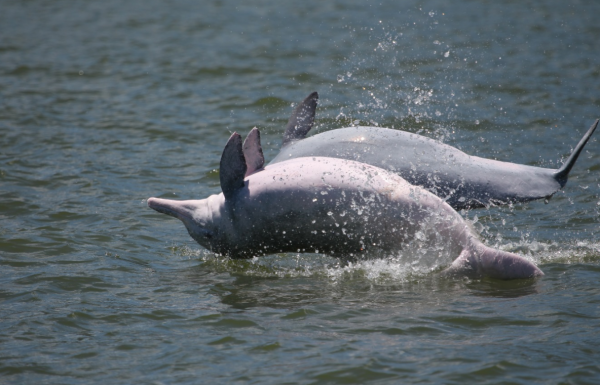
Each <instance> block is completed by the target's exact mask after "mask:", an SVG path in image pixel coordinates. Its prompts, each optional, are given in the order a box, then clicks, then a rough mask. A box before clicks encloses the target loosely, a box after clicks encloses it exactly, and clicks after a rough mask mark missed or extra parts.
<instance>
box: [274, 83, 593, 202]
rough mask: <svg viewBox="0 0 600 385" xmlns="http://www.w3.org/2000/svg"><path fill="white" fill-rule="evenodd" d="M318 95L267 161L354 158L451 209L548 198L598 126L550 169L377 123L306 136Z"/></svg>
mask: <svg viewBox="0 0 600 385" xmlns="http://www.w3.org/2000/svg"><path fill="white" fill-rule="evenodd" d="M317 99H318V94H317V93H316V92H313V93H312V94H310V95H309V96H308V97H307V98H306V99H305V100H304V101H303V102H302V103H301V104H299V105H298V106H297V107H296V109H295V110H294V112H293V113H292V116H291V117H290V119H289V122H288V125H287V127H286V131H285V133H284V135H283V144H282V147H281V150H280V152H279V154H278V155H277V156H276V157H275V158H274V159H273V160H272V161H271V163H270V164H275V163H278V162H282V161H287V160H290V159H294V158H301V157H310V156H325V157H330V158H340V159H350V160H355V161H358V162H363V163H367V164H370V165H373V166H377V167H381V168H384V169H386V170H388V171H392V172H395V173H396V174H398V175H400V176H401V177H402V178H404V179H406V180H407V181H408V182H409V183H411V184H414V185H417V186H422V187H424V188H425V189H427V190H428V191H430V192H432V193H434V194H435V195H437V196H439V197H440V198H442V199H444V200H446V202H448V204H450V206H452V207H454V208H455V209H463V208H476V207H484V206H489V205H502V204H508V203H511V202H526V201H531V200H535V199H543V198H546V199H547V198H550V197H551V196H552V195H553V194H554V193H555V192H556V191H558V190H560V189H561V188H562V187H564V186H565V184H566V183H567V178H568V176H569V172H570V171H571V169H572V168H573V165H574V164H575V162H576V161H577V157H578V156H579V154H580V153H581V151H582V150H583V147H584V146H585V145H586V143H587V142H588V140H589V139H590V137H591V136H592V134H593V133H594V130H595V129H596V127H597V126H598V120H596V122H594V124H592V126H591V127H590V129H589V130H588V131H587V132H586V134H585V135H584V136H583V138H582V139H581V141H580V142H579V144H578V145H577V147H575V149H574V150H573V152H572V153H571V156H570V157H569V158H568V159H567V160H566V162H565V163H564V164H563V166H562V167H561V168H559V169H557V170H555V169H549V168H542V167H533V166H527V165H522V164H516V163H509V162H502V161H498V160H492V159H486V158H480V157H477V156H471V155H467V154H465V153H464V152H462V151H460V150H458V149H457V148H454V147H452V146H449V145H447V144H444V143H441V142H438V141H436V140H433V139H430V138H427V137H424V136H421V135H417V134H413V133H409V132H406V131H400V130H393V129H388V128H381V127H363V126H359V127H347V128H340V129H336V130H331V131H327V132H323V133H320V134H317V135H314V136H312V137H309V138H306V134H307V133H308V132H309V131H310V129H311V127H312V124H313V122H314V113H315V108H316V104H317ZM311 114H312V115H311Z"/></svg>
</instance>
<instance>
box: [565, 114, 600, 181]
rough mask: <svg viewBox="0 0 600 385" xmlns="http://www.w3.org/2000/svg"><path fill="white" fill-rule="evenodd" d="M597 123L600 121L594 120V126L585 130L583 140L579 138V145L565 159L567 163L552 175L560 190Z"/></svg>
mask: <svg viewBox="0 0 600 385" xmlns="http://www.w3.org/2000/svg"><path fill="white" fill-rule="evenodd" d="M598 121H600V119H596V122H594V124H592V126H591V127H590V128H589V129H588V130H587V132H586V133H585V135H584V136H583V138H581V140H580V141H579V144H577V147H575V150H573V152H572V153H571V155H570V156H569V159H567V161H566V162H565V163H564V164H563V165H562V167H561V168H559V169H558V170H557V171H556V172H555V173H554V179H555V180H556V181H557V182H558V183H560V187H561V188H562V187H564V185H565V184H566V183H567V179H568V178H569V173H570V172H571V169H572V168H573V166H574V165H575V162H576V161H577V158H578V157H579V154H581V151H583V147H585V145H586V144H587V142H588V140H590V138H591V137H592V134H593V133H594V131H595V130H596V127H598Z"/></svg>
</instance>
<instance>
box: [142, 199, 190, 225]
mask: <svg viewBox="0 0 600 385" xmlns="http://www.w3.org/2000/svg"><path fill="white" fill-rule="evenodd" d="M148 207H150V208H151V209H153V210H156V211H158V212H159V213H163V214H167V215H170V216H172V217H175V218H177V219H181V220H183V219H184V218H189V217H190V212H189V208H188V207H186V205H185V204H184V203H183V202H181V201H173V200H170V199H161V198H148Z"/></svg>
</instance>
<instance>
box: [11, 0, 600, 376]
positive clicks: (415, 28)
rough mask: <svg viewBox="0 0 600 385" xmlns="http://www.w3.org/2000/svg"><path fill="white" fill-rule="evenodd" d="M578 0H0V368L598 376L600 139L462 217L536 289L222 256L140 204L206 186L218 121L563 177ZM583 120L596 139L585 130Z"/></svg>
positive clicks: (388, 269) (587, 72) (583, 45)
mask: <svg viewBox="0 0 600 385" xmlns="http://www.w3.org/2000/svg"><path fill="white" fill-rule="evenodd" d="M598 14H600V5H599V4H597V3H596V2H592V1H579V2H545V3H543V4H538V3H537V2H504V3H502V4H500V3H496V2H488V1H459V2H452V4H450V3H447V2H443V1H433V0H432V1H423V2H416V1H413V2H402V3H399V2H392V1H389V2H388V1H386V2H367V1H332V2H329V3H327V4H323V3H322V2H317V1H304V2H302V3H297V2H278V3H273V2H267V1H258V2H253V3H252V4H248V5H246V4H241V3H239V2H233V1H214V2H191V1H172V2H159V1H144V2H141V1H130V2H126V3H122V2H116V1H104V2H96V3H77V2H70V1H56V2H51V3H48V2H42V1H37V0H31V1H23V2H17V1H9V2H5V3H4V4H3V6H2V12H0V103H1V108H0V146H1V147H0V148H1V149H2V150H1V151H0V217H1V220H2V221H1V225H0V301H1V303H2V306H1V307H0V326H1V327H0V376H1V380H0V382H2V383H15V384H16V383H18V384H39V383H61V384H70V383H152V384H156V383H178V384H179V383H182V384H196V383H199V382H206V383H209V382H228V383H236V382H237V383H277V384H279V383H302V384H312V383H331V384H334V383H369V382H373V383H375V382H377V383H399V382H401V383H417V382H438V383H465V382H471V383H473V382H477V383H499V382H510V383H523V384H525V383H527V384H529V383H532V382H544V383H548V382H549V383H556V382H564V383H597V382H598V381H600V369H599V368H598V364H597V363H598V362H599V360H600V348H599V347H598V346H600V335H599V332H598V330H600V322H599V320H600V311H599V310H598V309H599V308H600V307H599V305H600V288H599V285H598V282H600V238H599V237H600V234H599V226H598V224H599V223H600V178H599V175H600V161H599V160H598V159H600V158H599V157H598V154H599V151H600V144H599V143H598V139H597V138H592V140H591V141H590V143H589V144H588V146H587V147H586V150H585V151H584V152H583V153H582V155H581V157H580V159H579V161H578V162H577V164H576V166H575V168H574V169H573V171H572V173H571V177H570V180H569V182H568V184H567V186H566V187H565V189H564V190H563V191H561V192H559V193H557V194H556V195H555V196H554V197H553V198H552V199H551V200H550V201H549V202H548V203H545V202H543V201H540V202H532V203H529V204H521V205H515V206H512V207H503V208H498V207H491V208H489V209H482V210H471V211H468V212H462V214H463V216H464V217H465V218H467V219H468V220H470V221H471V222H473V223H474V226H475V227H476V228H477V229H478V230H479V231H480V232H481V234H482V237H483V239H484V240H485V243H486V244H488V245H490V246H494V247H498V248H501V249H504V250H509V251H513V252H517V253H520V254H522V255H525V256H527V257H528V258H531V259H532V260H534V261H535V262H536V263H538V264H539V266H540V268H541V269H542V270H543V271H544V272H545V273H546V276H545V277H544V278H543V279H540V280H538V281H519V282H501V281H494V280H485V279H484V280H476V281H469V280H444V279H440V278H438V277H437V276H436V275H435V274H426V273H418V272H417V273H416V272H415V271H414V270H411V269H408V268H406V266H404V265H402V264H399V263H397V262H396V261H395V260H394V259H390V260H379V261H364V262H359V263H358V264H354V265H346V266H342V265H340V264H339V263H338V262H337V261H336V260H334V259H332V258H329V257H326V256H319V255H312V254H310V255H308V254H307V255H295V254H281V255H272V256H267V257H263V258H260V259H255V260H250V261H231V260H228V259H227V258H224V257H219V256H215V255H213V254H211V253H210V252H208V251H206V250H204V249H202V248H201V247H200V246H199V245H197V244H196V243H195V242H194V241H193V240H192V239H191V238H190V237H189V236H188V234H187V232H186V231H185V229H184V227H183V226H182V224H181V223H180V222H179V221H177V220H175V219H172V218H168V217H166V216H164V215H161V214H158V213H156V212H154V211H153V210H150V209H149V208H147V206H146V203H145V199H147V198H148V197H150V196H161V197H164V198H171V199H192V198H204V197H206V196H208V195H210V194H213V193H218V192H219V191H220V187H219V177H218V175H219V174H218V166H219V159H220V155H221V151H222V149H223V146H224V144H225V143H226V141H227V138H228V137H229V136H230V135H231V133H232V132H234V131H237V132H240V133H242V134H244V135H245V134H246V133H247V132H248V131H249V130H250V129H251V128H252V127H254V126H257V127H258V128H259V129H261V134H262V138H263V148H264V150H265V156H266V158H267V161H268V160H270V159H272V158H273V157H274V156H275V154H276V153H277V152H278V149H279V143H280V140H281V135H282V132H283V127H284V126H285V123H286V121H287V118H288V116H289V114H290V113H291V111H292V106H293V104H294V103H297V102H299V101H300V100H302V99H303V98H304V97H305V96H306V95H308V94H309V93H310V92H312V91H318V92H319V93H320V97H321V99H320V104H319V108H318V111H317V123H316V126H315V128H314V131H315V132H323V131H325V130H330V129H335V128H339V127H345V126H348V125H351V124H362V125H380V126H386V127H393V128H396V129H403V130H407V131H411V132H415V133H420V134H422V135H426V136H429V137H432V138H436V139H439V140H442V141H443V142H445V143H448V144H450V145H453V146H456V147H458V148H460V149H462V150H463V151H465V152H467V153H469V154H472V155H477V156H481V157H488V158H494V159H498V160H505V161H513V162H518V163H523V164H528V165H533V166H541V167H552V168H558V167H559V166H560V165H561V164H562V162H563V161H564V160H565V159H566V157H567V156H568V155H569V154H570V151H571V150H572V148H573V147H574V146H575V145H576V144H577V142H578V141H579V139H580V138H581V136H582V135H583V133H584V132H585V130H586V129H587V128H588V127H589V126H590V124H591V123H592V122H593V121H594V119H596V118H598V117H600V64H599V62H598V38H597V37H598V36H600V26H599V24H598V22H597V19H596V15H598ZM596 135H598V134H596Z"/></svg>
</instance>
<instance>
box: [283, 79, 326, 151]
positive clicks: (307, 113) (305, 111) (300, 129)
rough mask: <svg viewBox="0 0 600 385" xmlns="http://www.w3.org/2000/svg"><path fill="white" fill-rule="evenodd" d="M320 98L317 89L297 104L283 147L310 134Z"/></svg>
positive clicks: (287, 126) (285, 133)
mask: <svg viewBox="0 0 600 385" xmlns="http://www.w3.org/2000/svg"><path fill="white" fill-rule="evenodd" d="M318 100H319V93H318V92H316V91H315V92H313V93H311V94H310V95H308V96H307V97H306V98H305V99H304V100H303V101H302V103H300V104H298V106H296V108H295V109H294V111H293V112H292V115H291V116H290V119H289V120H288V123H287V125H286V126H285V132H284V134H283V141H282V144H281V146H282V147H284V146H287V145H288V144H290V143H291V142H293V141H295V140H299V139H304V138H305V137H306V134H308V132H309V131H310V129H311V128H312V126H313V123H314V122H315V112H316V110H317V101H318Z"/></svg>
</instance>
